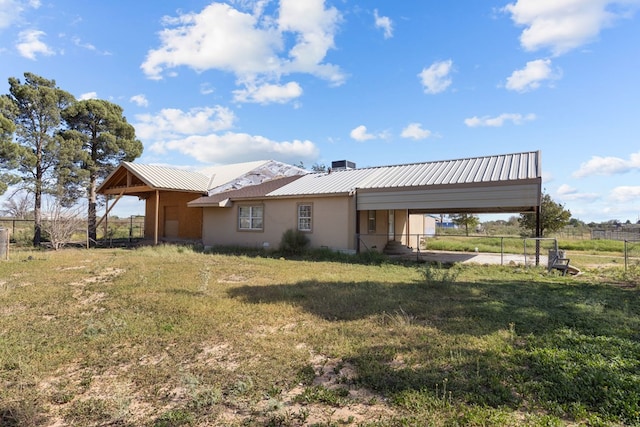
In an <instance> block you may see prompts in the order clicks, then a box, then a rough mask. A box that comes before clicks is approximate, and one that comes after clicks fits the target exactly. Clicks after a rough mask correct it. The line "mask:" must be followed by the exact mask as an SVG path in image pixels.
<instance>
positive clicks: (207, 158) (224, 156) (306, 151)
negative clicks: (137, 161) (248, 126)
mask: <svg viewBox="0 0 640 427" xmlns="http://www.w3.org/2000/svg"><path fill="white" fill-rule="evenodd" d="M151 150H152V151H155V152H165V151H166V150H176V151H179V152H181V153H183V154H187V155H189V156H191V157H193V158H195V159H197V160H198V161H200V162H203V163H237V162H246V161H251V160H264V159H274V160H280V161H283V162H289V163H295V162H299V161H313V160H315V159H317V158H318V155H319V151H318V148H317V147H316V146H315V144H314V143H313V142H311V141H308V140H305V141H300V140H294V141H273V140H270V139H268V138H265V137H263V136H260V135H249V134H247V133H234V132H226V133H224V134H221V135H219V134H209V135H191V136H188V137H185V138H180V139H175V140H170V141H167V142H161V143H157V144H154V145H153V146H152V147H151Z"/></svg>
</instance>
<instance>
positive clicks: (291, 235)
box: [280, 228, 310, 255]
mask: <svg viewBox="0 0 640 427" xmlns="http://www.w3.org/2000/svg"><path fill="white" fill-rule="evenodd" d="M309 243H310V241H309V238H308V237H307V235H306V234H305V233H303V232H302V231H300V230H293V229H291V228H290V229H288V230H287V231H285V232H284V233H283V234H282V240H281V241H280V251H281V252H283V253H285V254H290V255H300V254H302V253H304V251H305V249H306V248H307V246H309Z"/></svg>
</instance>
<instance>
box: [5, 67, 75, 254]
mask: <svg viewBox="0 0 640 427" xmlns="http://www.w3.org/2000/svg"><path fill="white" fill-rule="evenodd" d="M24 78H25V81H24V83H22V82H21V81H20V80H19V79H17V78H14V77H11V78H9V94H7V95H2V96H1V97H0V122H1V123H0V126H2V128H3V133H5V134H6V131H4V129H5V127H6V126H7V124H6V123H7V121H10V122H12V123H13V126H15V133H14V137H13V138H7V137H6V136H4V137H2V138H1V139H0V168H2V169H6V170H12V171H15V172H16V173H17V174H18V175H19V176H20V178H21V179H22V181H23V184H24V186H25V187H26V188H28V189H29V191H31V192H32V193H33V196H34V210H33V213H34V233H33V244H34V246H37V245H39V244H40V240H41V238H42V196H43V194H45V193H47V192H49V191H51V190H52V189H53V188H55V183H56V182H57V180H56V178H55V171H56V166H57V163H58V159H59V153H60V149H61V146H60V142H61V141H60V140H59V139H58V138H57V137H56V134H57V131H58V130H60V126H61V116H60V113H61V112H62V110H63V109H65V108H66V107H67V106H68V105H69V104H71V103H72V102H74V101H75V99H74V97H73V95H71V94H70V93H68V92H65V91H63V90H62V89H60V88H58V87H57V86H56V82H55V81H54V80H47V79H45V78H42V77H40V76H37V75H35V74H32V73H24Z"/></svg>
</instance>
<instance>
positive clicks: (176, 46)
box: [141, 0, 345, 103]
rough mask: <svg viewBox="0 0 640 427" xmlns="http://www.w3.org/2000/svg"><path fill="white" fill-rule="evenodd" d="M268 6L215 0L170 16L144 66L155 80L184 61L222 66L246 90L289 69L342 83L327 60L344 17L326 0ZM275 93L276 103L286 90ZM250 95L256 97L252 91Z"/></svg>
mask: <svg viewBox="0 0 640 427" xmlns="http://www.w3.org/2000/svg"><path fill="white" fill-rule="evenodd" d="M236 4H238V5H239V6H243V5H244V6H246V7H248V6H249V5H248V4H246V5H245V4H243V2H236ZM264 6H265V5H264V4H262V6H260V7H258V4H255V3H254V4H252V8H251V11H248V12H244V11H241V10H239V9H236V8H234V7H232V6H231V5H229V4H223V3H212V4H210V5H209V6H207V7H205V8H204V9H203V10H202V11H201V12H199V13H188V14H181V15H179V16H177V17H166V18H165V19H164V26H165V28H164V29H163V30H162V31H161V32H160V42H161V46H160V47H159V48H157V49H152V50H150V51H149V52H148V54H147V57H146V59H145V61H144V62H143V64H142V65H141V68H142V70H143V71H144V73H145V74H146V75H147V77H149V78H151V79H162V78H163V76H164V75H165V74H166V73H167V72H170V71H169V70H174V69H175V68H177V67H180V66H186V67H190V68H192V69H194V70H196V71H198V72H202V71H205V70H211V69H217V70H223V71H227V72H230V73H233V74H234V75H235V76H236V77H237V81H238V84H240V85H241V86H242V85H245V86H246V91H247V93H250V92H251V86H254V85H257V82H259V81H260V82H263V83H269V84H273V85H276V86H279V85H280V84H279V79H280V77H281V76H284V75H288V74H291V73H307V74H311V75H314V76H317V77H319V78H322V79H325V80H327V81H329V82H330V83H331V84H333V85H339V84H342V83H343V82H344V79H345V76H344V74H343V73H342V71H341V70H340V68H339V67H337V66H335V65H333V64H329V63H326V62H325V61H324V60H325V57H326V55H327V52H328V51H329V50H330V49H332V48H334V47H335V46H334V35H335V33H336V31H337V29H338V24H339V22H340V21H341V15H340V14H339V12H338V11H337V9H336V8H334V7H326V6H325V4H324V0H307V1H304V2H301V1H299V0H280V2H279V8H278V9H277V10H278V14H277V16H276V15H268V14H266V12H265V7H264ZM285 86H286V85H285ZM290 88H291V87H289V89H290ZM267 92H268V91H267ZM300 92H301V91H300ZM274 93H275V97H276V98H275V102H282V100H283V98H282V91H274ZM262 95H264V93H263V94H262ZM241 98H242V97H241ZM246 100H247V102H256V101H255V100H254V98H253V97H251V96H247V97H246ZM268 101H269V98H267V97H264V98H262V99H261V101H260V102H262V103H266V102H268Z"/></svg>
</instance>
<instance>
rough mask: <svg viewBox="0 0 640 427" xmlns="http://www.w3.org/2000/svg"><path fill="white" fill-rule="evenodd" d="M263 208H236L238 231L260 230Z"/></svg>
mask: <svg viewBox="0 0 640 427" xmlns="http://www.w3.org/2000/svg"><path fill="white" fill-rule="evenodd" d="M263 218H264V207H263V206H240V207H238V228H239V229H240V230H262V224H263Z"/></svg>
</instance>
